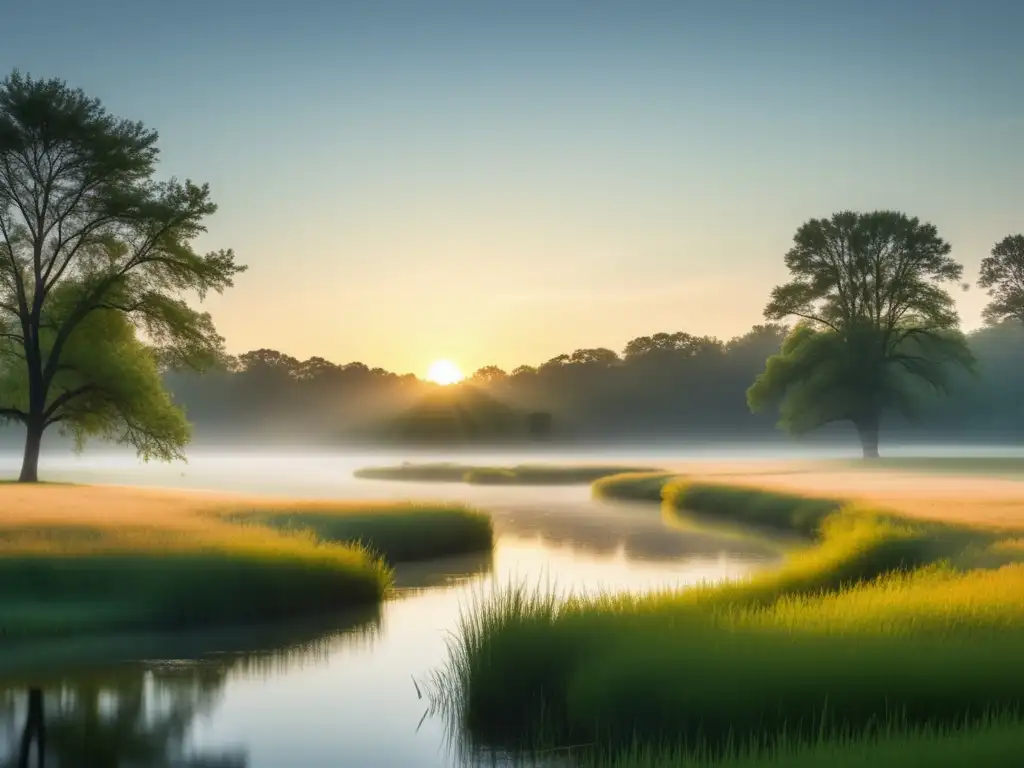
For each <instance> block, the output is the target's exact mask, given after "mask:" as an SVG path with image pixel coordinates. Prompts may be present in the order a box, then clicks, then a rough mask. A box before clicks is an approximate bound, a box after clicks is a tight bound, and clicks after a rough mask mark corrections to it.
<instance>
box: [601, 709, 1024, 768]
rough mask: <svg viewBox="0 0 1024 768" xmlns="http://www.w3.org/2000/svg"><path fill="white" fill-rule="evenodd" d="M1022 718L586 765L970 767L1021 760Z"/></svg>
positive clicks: (639, 750)
mask: <svg viewBox="0 0 1024 768" xmlns="http://www.w3.org/2000/svg"><path fill="white" fill-rule="evenodd" d="M1021 744H1024V720H1022V719H1021V718H1020V716H1019V715H1018V713H1016V712H1014V711H1009V712H997V713H995V714H993V715H990V716H986V717H984V718H982V719H981V720H979V721H974V720H971V719H965V720H964V721H963V722H961V723H956V724H953V725H950V726H933V725H925V726H911V727H907V726H906V725H905V723H904V722H903V721H900V720H898V719H896V718H894V719H893V720H891V721H889V722H887V723H886V724H885V725H884V726H883V727H882V728H881V729H880V730H879V732H878V733H877V734H874V735H871V736H867V737H866V736H865V735H863V734H860V733H849V732H847V733H839V734H834V735H828V736H824V735H823V736H821V737H819V738H812V739H809V740H803V739H785V738H783V739H779V740H777V741H776V742H774V743H772V744H771V745H768V746H766V747H762V748H757V747H753V746H746V747H737V748H735V749H732V750H730V751H729V752H728V753H727V754H726V755H723V756H720V757H715V756H711V755H707V754H706V753H705V754H702V753H701V752H700V751H699V750H687V749H685V748H680V747H674V748H667V749H666V748H657V747H652V746H651V745H649V744H642V743H636V744H634V745H632V746H631V747H630V748H629V749H626V750H624V751H622V752H620V753H619V754H616V755H612V756H608V755H603V756H602V755H593V754H591V755H588V756H587V757H586V758H585V759H584V760H583V763H582V764H583V766H585V768H821V766H828V767H829V768H905V767H906V766H928V768H975V767H976V766H993V768H994V767H995V766H1012V765H1017V764H1019V763H1020V762H1021Z"/></svg>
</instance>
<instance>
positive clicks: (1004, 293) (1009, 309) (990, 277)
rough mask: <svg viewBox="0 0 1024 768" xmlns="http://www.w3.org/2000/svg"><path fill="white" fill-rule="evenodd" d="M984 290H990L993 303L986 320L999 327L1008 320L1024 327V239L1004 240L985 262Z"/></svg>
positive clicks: (979, 281)
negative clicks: (1020, 323) (1012, 320)
mask: <svg viewBox="0 0 1024 768" xmlns="http://www.w3.org/2000/svg"><path fill="white" fill-rule="evenodd" d="M978 285H979V286H980V287H981V288H987V289H988V295H989V296H990V297H991V299H992V300H991V301H990V302H989V304H988V306H987V307H985V312H984V317H985V320H986V321H988V322H989V323H990V324H992V325H995V324H997V323H999V322H1001V321H1003V320H1006V319H1008V318H1013V319H1015V320H1019V321H1020V322H1022V323H1024V235H1009V236H1007V237H1004V238H1003V239H1002V240H1000V241H999V242H998V243H996V244H995V246H994V247H993V248H992V252H991V254H990V255H988V256H986V257H985V258H984V259H982V262H981V277H980V278H979V279H978Z"/></svg>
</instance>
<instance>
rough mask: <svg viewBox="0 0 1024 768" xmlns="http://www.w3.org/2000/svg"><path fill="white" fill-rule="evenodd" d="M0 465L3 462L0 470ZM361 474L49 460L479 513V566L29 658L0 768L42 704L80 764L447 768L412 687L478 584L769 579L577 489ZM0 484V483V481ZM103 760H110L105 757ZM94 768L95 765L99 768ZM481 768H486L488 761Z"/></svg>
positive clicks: (644, 585)
mask: <svg viewBox="0 0 1024 768" xmlns="http://www.w3.org/2000/svg"><path fill="white" fill-rule="evenodd" d="M5 463H6V462H5ZM371 463H375V462H374V459H372V458H371V459H367V458H365V457H364V458H362V459H359V460H356V459H354V458H351V457H349V458H337V457H334V458H332V457H320V458H317V459H315V460H311V459H310V458H309V457H301V458H298V457H295V458H288V457H284V458H282V457H275V458H273V459H271V458H269V457H245V458H234V459H232V458H229V457H219V458H218V457H212V456H211V457H206V458H202V459H198V460H196V459H194V460H193V461H192V463H190V464H189V466H188V467H187V468H186V469H185V471H184V473H182V470H181V468H180V467H178V468H174V467H165V466H154V467H149V466H143V465H138V464H136V463H135V462H134V461H131V460H127V459H110V458H100V459H95V460H88V459H86V460H74V459H69V460H66V461H64V462H52V461H51V462H50V464H49V466H44V471H45V472H46V473H47V476H48V477H50V478H52V479H54V480H71V481H79V482H93V483H104V482H105V483H117V484H134V485H160V486H174V487H180V488H192V489H215V490H221V491H239V492H246V493H267V494H273V495H290V496H302V497H306V498H329V497H334V498H345V499H352V498H403V499H404V498H418V499H430V498H444V499H454V500H460V501H465V502H468V503H470V504H474V505H478V506H480V507H482V508H484V509H487V510H488V511H490V512H491V513H492V514H493V515H494V521H495V529H496V531H497V537H498V538H497V546H496V547H495V551H494V553H493V557H463V558H457V559H452V560H447V561H442V562H437V563H432V564H430V565H420V566H416V567H408V568H404V569H402V570H400V571H399V573H398V589H397V591H396V594H395V596H394V597H393V599H391V600H389V601H388V602H387V603H386V604H385V605H384V606H383V607H382V608H381V609H380V610H379V611H369V612H364V613H361V614H352V615H346V616H335V617H331V618H330V619H320V620H317V621H311V622H307V623H303V624H293V625H288V626H277V627H265V628H246V629H244V630H233V631H223V632H218V633H202V634H197V633H192V634H176V635H173V636H166V635H164V636H160V635H138V636H133V637H120V638H96V639H91V640H87V641H86V640H79V641H75V642H74V643H73V644H70V643H69V642H67V641H61V642H52V643H43V644H35V645H33V647H32V648H30V649H23V650H22V651H19V653H20V655H19V656H14V655H13V654H12V653H6V652H5V654H4V658H2V659H0V765H14V764H15V763H14V754H15V753H16V751H17V741H18V739H19V738H20V735H21V729H22V727H23V723H24V721H25V717H26V701H27V696H26V695H25V694H26V691H27V689H28V687H29V686H39V687H42V688H43V690H44V693H45V713H46V725H47V740H48V742H49V745H50V748H51V749H50V751H51V753H52V754H53V755H54V757H56V763H54V762H52V761H51V762H48V763H47V765H49V766H52V765H54V764H56V765H57V766H67V765H81V764H82V763H80V762H79V763H72V762H68V760H67V758H66V757H65V758H64V759H62V758H61V755H62V754H63V755H72V754H78V755H81V754H82V753H83V751H84V750H92V751H93V752H92V753H93V754H95V757H93V758H91V759H92V762H88V763H87V764H89V765H97V766H98V765H110V766H115V765H116V766H122V765H124V766H128V765H133V766H141V765H145V766H172V765H174V766H187V765H188V766H194V767H196V768H198V766H208V767H209V768H212V766H222V767H223V768H227V767H228V766H232V767H233V768H236V767H237V768H241V766H247V767H248V768H272V767H275V768H276V767H277V766H300V765H301V766H307V767H309V768H313V767H315V766H324V767H327V766H331V767H332V768H333V767H334V766H340V765H354V766H406V767H408V768H428V767H430V768H433V767H441V766H453V765H457V764H458V763H457V761H456V758H455V756H454V755H453V753H452V750H451V749H450V748H449V746H448V743H447V740H446V735H445V724H444V723H443V722H442V721H441V719H440V718H436V717H424V715H425V711H426V702H425V700H422V699H421V698H420V697H419V696H418V692H417V688H416V685H415V684H414V680H423V679H425V678H427V677H428V676H429V674H430V673H431V672H432V671H433V670H435V669H437V668H438V667H439V666H441V665H442V664H443V663H444V660H445V655H446V646H445V641H446V637H447V634H448V633H449V632H451V631H452V630H454V629H455V627H456V625H457V622H458V617H459V611H460V607H465V606H466V605H467V603H468V602H469V601H471V600H473V599H474V598H475V597H478V596H479V595H480V594H482V593H485V592H486V590H488V589H489V588H491V587H492V586H493V585H494V584H496V583H497V584H504V583H508V582H509V581H510V580H516V581H520V580H525V581H526V582H527V583H529V584H531V585H532V584H537V583H541V582H549V583H551V584H552V585H553V586H554V588H557V589H559V590H569V589H571V590H577V591H588V592H593V591H597V590H619V591H622V590H647V589H650V588H654V587H666V586H680V585H687V584H693V583H695V582H699V581H702V580H720V579H727V578H735V577H738V576H740V575H743V574H746V573H748V572H750V571H751V570H752V569H755V568H758V567H763V566H765V565H769V564H771V563H772V562H773V561H774V560H775V559H776V558H777V557H778V555H777V550H776V548H775V547H774V546H772V545H771V544H769V543H767V542H759V541H758V540H756V539H753V538H752V539H750V540H746V539H743V538H737V537H735V536H728V535H718V534H716V533H712V532H707V531H703V530H702V531H686V530H677V529H673V528H670V527H668V526H666V525H665V524H664V522H663V521H662V519H661V514H660V511H659V510H658V509H657V508H656V507H654V506H652V505H645V504H640V505H628V504H627V505H622V504H616V505H609V504H602V503H598V502H594V501H592V500H591V499H590V491H589V488H587V487H585V486H577V487H555V488H522V487H508V486H464V485H457V484H440V485H439V484H414V483H387V482H377V481H362V480H355V479H353V478H352V477H351V471H352V469H354V468H356V467H358V466H365V465H367V464H371ZM0 469H6V467H5V466H2V467H0ZM115 756H116V757H115ZM103 761H106V762H103ZM486 764H488V765H489V764H491V762H490V760H488V761H487V762H486Z"/></svg>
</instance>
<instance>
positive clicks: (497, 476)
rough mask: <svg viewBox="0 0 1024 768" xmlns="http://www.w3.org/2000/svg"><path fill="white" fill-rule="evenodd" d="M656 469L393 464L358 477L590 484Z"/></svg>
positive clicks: (361, 472) (360, 472)
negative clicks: (606, 478) (622, 474)
mask: <svg viewBox="0 0 1024 768" xmlns="http://www.w3.org/2000/svg"><path fill="white" fill-rule="evenodd" d="M646 471H652V470H649V469H645V468H643V467H621V466H607V465H565V466H558V465H540V464H517V465H515V466H510V467H489V466H477V465H473V464H455V463H449V462H440V463H434V464H399V465H396V466H391V467H366V468H364V469H357V470H356V471H355V472H354V473H353V474H354V475H355V477H359V478H363V479H367V480H405V481H415V482H438V483H472V484H504V485H589V484H590V483H592V482H594V481H595V480H598V479H600V478H602V477H609V476H611V475H617V474H621V473H623V472H646Z"/></svg>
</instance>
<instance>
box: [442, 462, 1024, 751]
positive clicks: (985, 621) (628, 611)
mask: <svg viewBox="0 0 1024 768" xmlns="http://www.w3.org/2000/svg"><path fill="white" fill-rule="evenodd" d="M596 492H598V493H599V495H602V496H605V497H611V496H614V497H616V498H633V499H635V498H663V499H664V504H665V506H666V508H668V509H669V510H670V511H672V512H677V511H679V510H686V511H687V513H688V512H690V511H695V512H697V513H698V514H701V515H706V516H712V517H717V518H719V519H723V520H730V521H734V520H740V521H746V522H751V523H756V524H760V525H770V526H774V527H778V528H783V529H789V530H794V531H799V532H802V533H804V534H805V535H807V536H809V537H811V540H812V541H813V545H811V546H807V547H804V548H801V549H799V550H797V551H795V552H793V553H792V554H791V555H790V557H789V558H788V559H787V561H786V563H785V564H784V566H783V567H782V568H780V569H779V570H777V571H775V572H772V573H764V574H760V575H756V576H753V577H751V578H749V579H747V580H745V581H740V582H735V583H730V584H725V585H720V586H711V585H709V586H704V587H700V588H695V589H687V590H682V591H678V592H665V593H656V594H650V595H643V596H636V595H620V596H604V597H600V596H598V597H579V598H573V599H569V600H567V601H558V600H555V599H554V598H552V597H550V596H549V595H547V594H544V593H541V592H530V591H529V590H527V589H525V588H522V587H511V588H508V589H506V590H504V591H499V592H498V593H497V594H495V595H494V596H492V597H491V598H490V599H487V600H483V601H481V602H480V603H479V604H478V605H477V606H476V607H475V609H474V610H472V611H470V612H469V613H468V614H467V615H466V617H465V619H464V621H463V623H462V625H461V627H460V632H459V634H458V636H457V638H456V640H455V641H453V644H452V646H451V649H450V651H451V658H450V663H449V666H448V668H447V670H445V672H444V673H443V674H442V675H441V676H440V677H439V678H438V680H437V683H438V691H439V696H440V700H441V701H443V702H446V703H447V704H448V706H449V707H451V709H452V710H453V711H454V712H455V713H457V715H458V716H459V717H460V718H461V720H462V721H463V723H464V724H465V725H466V726H467V727H468V731H469V733H470V734H471V736H472V737H474V738H476V739H478V740H481V741H483V742H485V743H488V744H495V745H505V746H524V745H528V746H530V747H549V746H558V745H564V744H596V745H600V746H601V747H603V748H604V749H605V750H607V752H610V753H615V752H616V751H617V750H619V749H622V748H624V747H628V746H630V745H631V744H636V743H639V744H641V745H646V746H649V747H652V748H653V747H658V746H660V745H665V744H669V745H673V744H684V745H689V748H690V749H691V750H693V749H696V750H697V751H701V750H703V752H704V754H705V756H707V755H714V754H716V753H722V752H723V751H728V749H730V748H731V747H732V746H735V745H736V744H747V745H750V744H752V745H755V746H763V745H764V744H766V743H775V742H777V741H778V740H779V739H780V738H789V739H793V740H797V741H800V740H807V739H812V738H815V737H824V736H829V737H830V738H831V735H834V734H841V733H851V734H863V733H865V732H866V731H869V730H870V729H872V728H877V727H879V726H880V725H882V724H884V723H885V722H886V721H887V720H888V719H891V718H892V717H900V718H904V720H905V722H906V723H907V724H908V726H935V727H939V726H948V725H951V724H955V723H957V722H962V721H963V719H964V718H966V717H980V716H982V715H983V714H984V713H985V712H986V711H988V709H989V708H991V707H1008V708H1012V707H1016V706H1019V705H1020V704H1021V703H1024V666H1021V665H1019V664H1017V663H1016V661H1015V659H1016V657H1017V655H1018V650H1017V649H1019V647H1020V644H1021V642H1022V641H1024V565H1021V564H1016V565H1007V566H1005V567H1002V568H1000V569H998V570H972V571H961V570H956V569H955V568H954V567H953V564H954V563H956V562H957V561H958V558H959V556H960V555H961V554H962V553H963V552H965V551H967V550H969V549H970V548H971V547H974V546H976V545H977V544H979V542H981V543H984V542H985V541H986V540H987V541H991V540H992V539H993V538H994V534H990V533H987V532H977V531H971V530H969V529H966V528H963V529H962V528H952V527H948V526H938V525H932V524H919V523H910V522H908V521H903V520H900V519H899V518H897V517H896V516H894V515H892V514H891V513H888V512H886V511H881V510H877V509H872V508H869V507H866V506H864V505H857V504H845V505H844V504H841V503H840V502H838V501H836V500H832V499H816V498H811V497H807V496H802V495H798V494H792V493H782V492H776V491H760V490H758V489H753V488H742V487H736V486H734V485H730V484H711V483H701V482H694V481H692V480H688V479H685V478H679V479H670V478H667V477H665V476H663V475H662V476H660V477H656V476H653V475H634V476H632V477H630V478H615V479H611V480H605V481H603V482H602V483H599V484H598V488H597V490H596ZM1011 667H1013V669H1012V670H1011ZM645 748H646V747H645ZM607 752H606V753H607ZM625 764H627V765H628V764H630V763H628V762H627V763H625ZM665 764H666V765H671V764H672V763H665ZM682 764H688V763H682Z"/></svg>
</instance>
